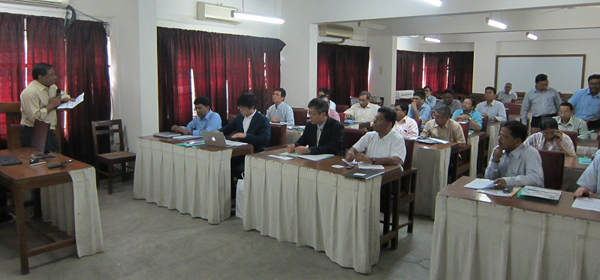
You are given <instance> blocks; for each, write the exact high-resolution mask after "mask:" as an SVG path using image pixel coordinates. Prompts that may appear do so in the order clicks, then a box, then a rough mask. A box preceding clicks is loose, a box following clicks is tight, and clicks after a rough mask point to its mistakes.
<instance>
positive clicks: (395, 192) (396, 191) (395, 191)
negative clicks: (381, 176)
mask: <svg viewBox="0 0 600 280" xmlns="http://www.w3.org/2000/svg"><path fill="white" fill-rule="evenodd" d="M390 185H391V187H392V189H391V190H390V191H391V194H392V197H393V198H394V199H393V200H392V232H395V233H396V236H395V237H394V238H393V239H392V250H396V249H397V248H398V235H399V232H398V223H399V222H400V213H399V212H400V211H399V209H398V204H399V202H400V187H401V185H400V180H397V181H394V182H392V183H391V184H390Z"/></svg>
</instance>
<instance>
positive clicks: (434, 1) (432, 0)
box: [421, 0, 443, 7]
mask: <svg viewBox="0 0 600 280" xmlns="http://www.w3.org/2000/svg"><path fill="white" fill-rule="evenodd" d="M421 1H423V2H426V3H429V4H431V5H434V6H436V7H440V6H442V4H443V2H442V1H440V0H421Z"/></svg>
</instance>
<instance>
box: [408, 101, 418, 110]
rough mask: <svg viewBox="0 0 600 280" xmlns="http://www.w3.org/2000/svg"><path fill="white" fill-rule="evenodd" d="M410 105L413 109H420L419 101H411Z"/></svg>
mask: <svg viewBox="0 0 600 280" xmlns="http://www.w3.org/2000/svg"><path fill="white" fill-rule="evenodd" d="M410 106H411V107H412V108H413V110H417V111H419V109H418V108H417V102H415V101H413V102H412V103H410Z"/></svg>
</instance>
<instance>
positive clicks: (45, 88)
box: [31, 80, 48, 90]
mask: <svg viewBox="0 0 600 280" xmlns="http://www.w3.org/2000/svg"><path fill="white" fill-rule="evenodd" d="M31 84H32V85H33V86H34V87H36V88H37V89H38V90H48V87H47V86H45V85H43V84H42V83H40V82H38V81H37V80H33V81H31Z"/></svg>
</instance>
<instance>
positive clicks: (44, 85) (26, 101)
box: [21, 63, 74, 152]
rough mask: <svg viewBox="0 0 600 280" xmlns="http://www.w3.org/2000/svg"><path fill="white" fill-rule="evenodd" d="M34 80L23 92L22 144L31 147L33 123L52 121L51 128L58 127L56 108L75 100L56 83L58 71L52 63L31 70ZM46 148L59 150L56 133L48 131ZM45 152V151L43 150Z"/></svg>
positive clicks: (52, 150)
mask: <svg viewBox="0 0 600 280" xmlns="http://www.w3.org/2000/svg"><path fill="white" fill-rule="evenodd" d="M31 76H32V77H33V81H32V82H31V83H29V85H28V86H27V87H26V88H25V89H24V90H23V92H21V124H22V125H23V129H22V130H21V146H23V147H30V146H31V141H32V139H33V123H34V122H35V120H43V121H46V122H49V123H50V129H51V130H55V129H56V121H57V114H56V108H57V107H58V106H59V105H60V104H61V103H65V102H69V101H74V99H72V98H71V97H70V96H69V95H68V94H66V93H61V91H60V89H58V87H57V86H56V85H55V83H56V73H55V72H54V68H52V65H50V64H48V63H38V64H36V65H34V66H33V70H32V71H31ZM46 149H47V150H49V151H51V152H58V149H59V148H58V139H57V138H56V135H55V134H54V133H48V138H47V140H46ZM42 152H44V151H42Z"/></svg>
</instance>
